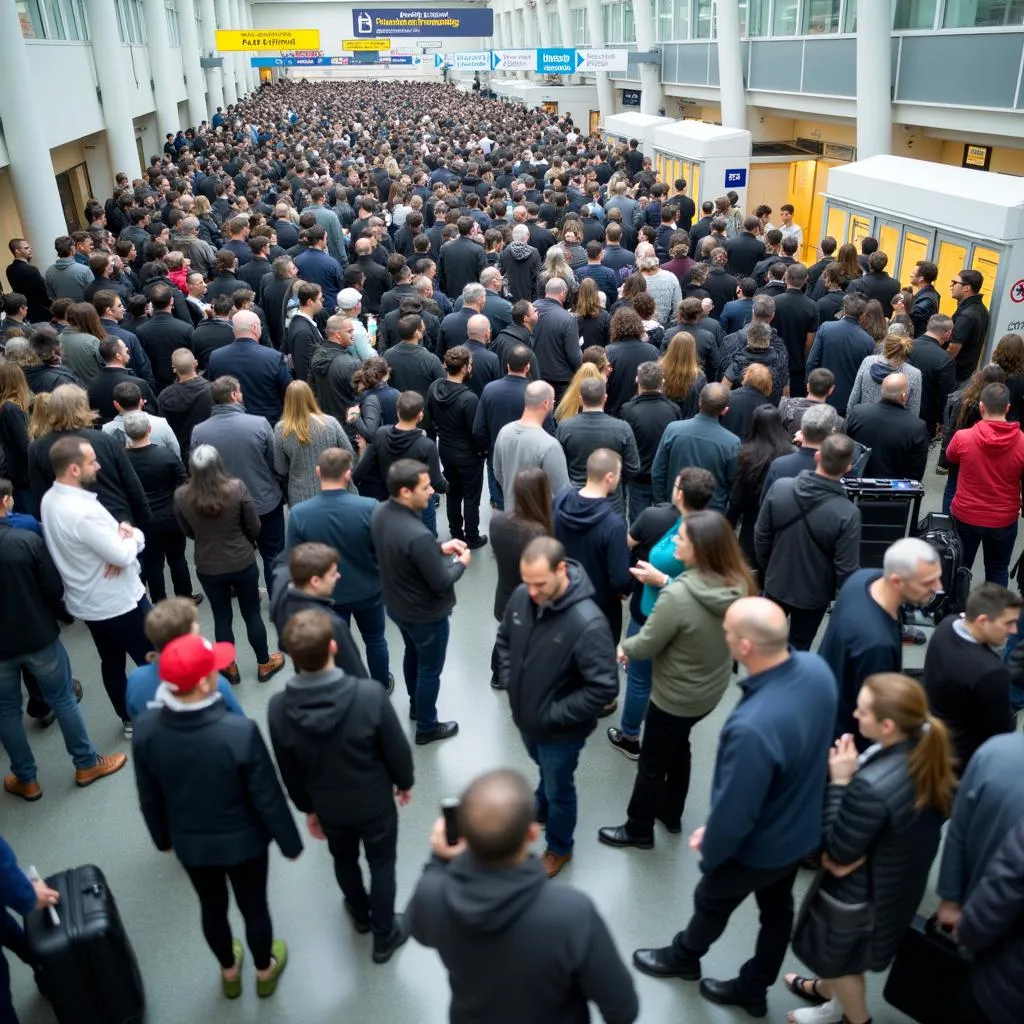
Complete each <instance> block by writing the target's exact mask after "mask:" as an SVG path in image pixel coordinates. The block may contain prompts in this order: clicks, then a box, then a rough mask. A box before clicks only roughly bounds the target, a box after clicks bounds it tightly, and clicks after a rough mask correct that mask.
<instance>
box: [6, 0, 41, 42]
mask: <svg viewBox="0 0 1024 1024" xmlns="http://www.w3.org/2000/svg"><path fill="white" fill-rule="evenodd" d="M14 7H15V10H16V11H17V12H18V20H19V21H20V22H21V34H22V36H24V37H25V38H26V39H45V38H46V26H45V22H44V21H43V12H42V11H41V10H40V9H39V0H16V2H15V4H14Z"/></svg>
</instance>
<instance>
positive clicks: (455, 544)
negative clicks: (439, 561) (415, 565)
mask: <svg viewBox="0 0 1024 1024" xmlns="http://www.w3.org/2000/svg"><path fill="white" fill-rule="evenodd" d="M468 550H469V548H468V547H466V542H465V541H464V540H459V538H458V537H452V539H451V540H446V541H445V542H444V543H443V544H442V545H441V551H442V552H443V553H444V554H446V555H461V554H462V552H463V551H468Z"/></svg>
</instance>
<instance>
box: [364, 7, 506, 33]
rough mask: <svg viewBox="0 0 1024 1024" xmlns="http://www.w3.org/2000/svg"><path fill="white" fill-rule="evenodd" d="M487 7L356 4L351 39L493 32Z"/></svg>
mask: <svg viewBox="0 0 1024 1024" xmlns="http://www.w3.org/2000/svg"><path fill="white" fill-rule="evenodd" d="M492 35H494V11H492V10H491V9H490V8H489V7H412V8H408V9H403V8H401V7H355V8H353V10H352V37H353V39H400V38H402V37H405V36H433V37H435V38H436V37H437V36H449V37H450V36H492Z"/></svg>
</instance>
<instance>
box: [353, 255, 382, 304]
mask: <svg viewBox="0 0 1024 1024" xmlns="http://www.w3.org/2000/svg"><path fill="white" fill-rule="evenodd" d="M355 265H356V266H357V267H358V268H359V269H360V270H361V271H362V272H363V278H364V280H363V312H365V313H373V314H374V315H375V316H376V314H377V313H379V312H380V300H381V296H382V295H383V294H384V293H385V292H386V291H388V290H390V288H391V275H390V274H389V273H388V272H387V270H386V269H385V268H384V267H382V266H381V265H380V264H379V263H378V262H377V261H376V260H375V259H374V258H373V257H372V256H360V257H359V259H358V260H356V263H355Z"/></svg>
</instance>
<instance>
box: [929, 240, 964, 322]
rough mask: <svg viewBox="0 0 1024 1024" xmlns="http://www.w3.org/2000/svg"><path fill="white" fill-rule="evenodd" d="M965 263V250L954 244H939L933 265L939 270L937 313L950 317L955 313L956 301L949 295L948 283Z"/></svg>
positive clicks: (936, 284)
mask: <svg viewBox="0 0 1024 1024" xmlns="http://www.w3.org/2000/svg"><path fill="white" fill-rule="evenodd" d="M966 262H967V248H966V247H965V246H963V245H957V244H956V243H955V242H939V249H938V253H937V254H936V259H935V263H936V265H937V266H938V268H939V278H938V280H937V281H936V282H935V287H936V289H937V290H938V293H939V311H940V312H942V313H945V314H946V315H947V316H952V315H953V313H954V312H955V311H956V300H955V299H954V298H953V296H952V295H950V294H949V282H950V281H952V280H953V278H955V277H956V275H957V274H959V273H960V271H961V270H963V268H964V263H966Z"/></svg>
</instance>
